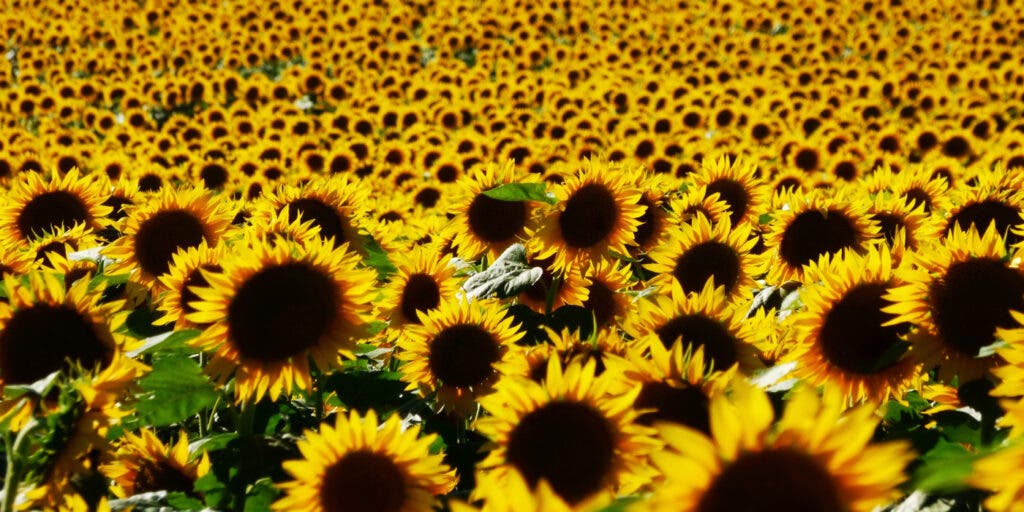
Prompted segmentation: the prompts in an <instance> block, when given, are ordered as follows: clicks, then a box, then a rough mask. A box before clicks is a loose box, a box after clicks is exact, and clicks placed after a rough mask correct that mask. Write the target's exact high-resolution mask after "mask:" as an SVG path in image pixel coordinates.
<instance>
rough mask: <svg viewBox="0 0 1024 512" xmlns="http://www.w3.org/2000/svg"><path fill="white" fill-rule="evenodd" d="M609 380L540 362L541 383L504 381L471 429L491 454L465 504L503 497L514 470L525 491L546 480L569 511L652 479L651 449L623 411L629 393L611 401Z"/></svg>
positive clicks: (579, 368)
mask: <svg viewBox="0 0 1024 512" xmlns="http://www.w3.org/2000/svg"><path fill="white" fill-rule="evenodd" d="M614 385H615V379H614V377H613V376H611V375H602V376H600V377H595V376H594V363H593V362H589V363H587V364H585V365H581V364H579V363H572V364H570V365H568V366H567V367H565V369H564V370H563V368H562V364H561V363H560V362H559V360H558V359H557V358H551V359H550V360H549V361H548V367H547V377H546V378H545V379H544V382H543V383H537V382H534V381H532V380H529V379H522V378H514V377H510V378H507V379H506V380H503V381H502V384H500V385H499V388H498V389H499V391H498V392H497V393H495V394H492V395H489V396H486V397H484V398H482V399H481V400H480V405H482V406H483V407H484V408H485V409H486V410H487V411H488V412H489V413H490V414H491V415H490V416H487V417H482V418H481V419H479V420H477V422H476V423H475V428H476V430H477V431H478V432H480V433H481V434H483V435H485V436H487V437H488V438H490V439H491V441H493V442H494V448H493V449H492V450H491V452H490V453H488V454H487V458H485V459H484V460H483V462H481V463H480V464H479V465H478V466H477V468H478V470H477V472H478V477H477V487H476V489H475V490H474V493H473V497H474V498H481V499H485V500H487V499H490V497H491V496H494V495H497V494H503V493H505V485H506V481H507V480H508V475H509V473H510V472H511V471H512V470H516V471H519V472H520V473H521V474H522V475H523V477H525V478H526V481H527V483H528V484H529V485H530V487H531V488H536V487H537V486H538V484H539V482H541V481H546V482H547V483H548V484H549V485H550V486H551V488H552V490H554V492H555V494H557V495H558V496H559V497H560V498H561V499H562V500H564V501H566V502H567V503H569V504H571V505H573V506H581V507H582V506H584V505H586V504H601V503H605V502H607V501H608V500H610V499H611V497H612V496H614V495H615V493H616V492H619V493H623V494H628V493H630V492H633V491H635V490H636V489H638V488H639V487H640V486H642V485H643V484H644V483H646V481H647V480H648V479H649V478H650V477H651V476H652V475H651V474H650V472H649V468H647V466H646V464H645V461H646V456H647V454H648V453H649V452H650V451H651V449H652V448H653V447H654V443H653V442H652V440H651V439H650V438H649V437H648V429H647V428H645V427H642V426H640V425H637V424H636V423H635V422H634V420H635V418H636V412H635V411H634V410H633V408H632V407H630V405H631V404H632V402H633V401H634V399H635V397H636V392H635V391H634V392H631V393H627V394H621V395H616V394H613V393H612V392H611V391H610V389H609V388H610V387H611V386H614Z"/></svg>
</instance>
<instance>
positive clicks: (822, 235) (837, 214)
mask: <svg viewBox="0 0 1024 512" xmlns="http://www.w3.org/2000/svg"><path fill="white" fill-rule="evenodd" d="M780 201H782V202H783V204H784V207H783V208H780V209H779V210H776V215H775V218H774V219H772V222H771V226H770V227H769V232H768V234H767V235H766V236H765V245H766V248H767V249H768V253H769V261H768V274H767V276H766V278H765V280H766V281H767V282H768V283H772V284H781V283H784V282H786V281H803V279H804V275H803V273H804V271H803V268H804V265H807V264H808V263H812V262H814V261H817V260H818V258H819V257H821V256H823V255H826V254H835V253H837V252H839V251H841V250H843V249H850V250H854V251H858V252H860V251H864V250H865V249H867V247H868V246H869V245H871V244H872V243H875V242H873V241H872V240H873V239H877V237H878V226H877V223H876V222H875V221H873V220H871V218H870V217H869V216H868V214H867V210H868V204H867V202H866V201H864V200H861V199H858V198H854V197H843V198H840V197H834V196H833V197H827V196H825V194H823V193H820V192H819V191H813V192H810V193H806V194H804V193H799V192H797V193H792V194H789V195H787V196H785V197H783V198H781V199H780Z"/></svg>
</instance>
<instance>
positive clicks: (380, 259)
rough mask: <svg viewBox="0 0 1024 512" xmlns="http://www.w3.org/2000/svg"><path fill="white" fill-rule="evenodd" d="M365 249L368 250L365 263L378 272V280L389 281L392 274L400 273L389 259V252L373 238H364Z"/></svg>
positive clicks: (364, 259) (367, 236)
mask: <svg viewBox="0 0 1024 512" xmlns="http://www.w3.org/2000/svg"><path fill="white" fill-rule="evenodd" d="M363 248H364V249H365V250H366V257H365V258H363V263H365V264H366V266H368V267H370V268H372V269H374V270H376V271H377V278H378V279H380V280H381V281H387V280H388V279H390V278H391V275H392V274H394V273H395V272H398V268H397V267H395V264H394V263H391V259H390V258H388V253H387V251H385V250H384V248H382V247H381V246H380V244H379V243H377V240H375V239H374V238H373V237H372V236H369V235H366V236H364V237H363Z"/></svg>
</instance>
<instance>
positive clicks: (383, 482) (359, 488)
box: [320, 450, 409, 512]
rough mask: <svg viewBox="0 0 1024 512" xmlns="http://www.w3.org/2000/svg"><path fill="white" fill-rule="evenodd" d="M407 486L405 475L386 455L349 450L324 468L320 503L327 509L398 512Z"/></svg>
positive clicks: (328, 511) (329, 510) (331, 510)
mask: <svg viewBox="0 0 1024 512" xmlns="http://www.w3.org/2000/svg"><path fill="white" fill-rule="evenodd" d="M407 487H408V485H407V484H406V481H405V474H404V473H403V472H402V469H401V468H399V467H398V465H397V464H395V462H394V461H393V460H392V459H391V458H390V457H388V456H386V455H383V454H379V453H374V452H371V451H368V450H360V451H353V452H349V453H346V454H345V455H343V456H342V457H341V459H339V460H338V461H337V462H335V463H334V464H332V465H331V466H330V467H328V468H327V471H326V472H325V473H324V478H323V483H322V484H321V487H320V505H321V506H322V507H323V509H324V510H325V511H327V512H400V511H401V510H402V509H403V508H404V505H405V502H406V499H407V498H408V496H409V491H408V488H407Z"/></svg>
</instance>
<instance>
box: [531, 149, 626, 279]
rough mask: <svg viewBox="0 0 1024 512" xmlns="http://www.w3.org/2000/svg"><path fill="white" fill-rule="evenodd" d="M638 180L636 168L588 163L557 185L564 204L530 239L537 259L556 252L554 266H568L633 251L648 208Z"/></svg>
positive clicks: (546, 216) (549, 214)
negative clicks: (641, 202) (637, 232)
mask: <svg viewBox="0 0 1024 512" xmlns="http://www.w3.org/2000/svg"><path fill="white" fill-rule="evenodd" d="M634 181H635V180H634V179H633V178H632V171H627V170H626V169H622V168H618V167H613V166H611V165H609V164H604V163H598V162H596V161H592V160H588V161H585V162H584V163H583V168H582V169H581V170H580V171H579V172H578V173H577V174H576V175H573V176H570V177H568V178H567V179H566V181H565V183H564V184H562V185H559V186H558V187H556V188H555V196H556V198H557V199H558V204H557V205H555V206H553V207H551V209H550V210H548V211H547V212H545V214H544V216H543V217H542V218H543V223H542V224H541V225H540V227H539V228H538V229H537V231H536V233H535V236H533V237H532V238H531V239H530V243H531V244H532V245H533V249H534V251H535V252H536V257H537V258H546V257H548V256H553V257H554V261H553V262H552V268H554V269H555V270H564V269H567V268H572V267H575V266H577V265H580V264H584V263H589V262H596V261H599V260H601V259H604V258H606V257H609V256H610V252H611V251H614V252H616V253H619V254H628V253H629V246H630V245H635V241H634V235H635V233H636V230H637V228H638V227H639V225H640V220H639V219H640V217H641V216H642V215H643V213H644V208H645V207H644V206H642V205H641V204H640V196H641V194H640V191H639V190H637V189H636V188H634V187H633V186H632V183H633V182H634Z"/></svg>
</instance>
